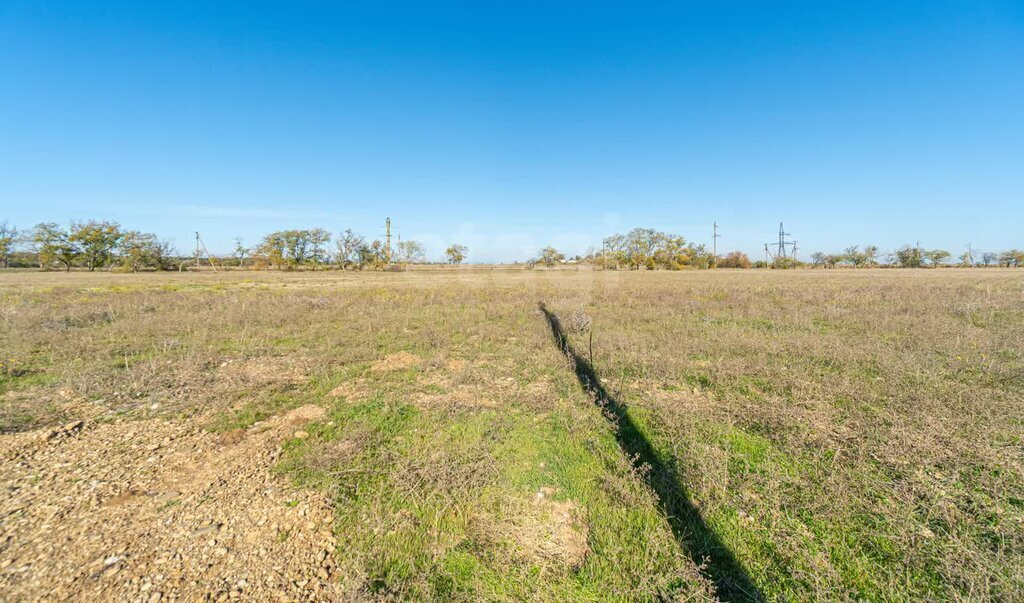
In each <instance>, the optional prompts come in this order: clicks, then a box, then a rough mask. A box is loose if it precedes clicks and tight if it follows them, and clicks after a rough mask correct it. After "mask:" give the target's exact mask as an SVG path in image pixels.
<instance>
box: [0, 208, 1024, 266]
mask: <svg viewBox="0 0 1024 603" xmlns="http://www.w3.org/2000/svg"><path fill="white" fill-rule="evenodd" d="M468 256H469V250H468V248H467V247H466V246H465V245H461V244H458V243H455V244H452V245H451V246H449V247H448V248H447V249H446V250H445V253H444V261H445V262H447V263H449V264H455V265H457V264H461V263H463V262H465V261H466V259H467V258H468ZM951 257H952V254H951V253H950V252H949V251H946V250H944V249H922V248H921V247H920V246H911V245H904V246H903V247H901V248H899V249H897V250H895V251H892V252H889V253H886V254H884V255H882V254H881V253H880V251H879V248H878V247H877V246H875V245H865V246H864V247H860V246H857V245H854V246H851V247H847V248H846V249H845V250H844V251H843V252H842V253H836V254H826V253H822V252H816V253H813V254H811V256H810V262H800V261H798V260H796V259H795V258H793V257H777V258H768V259H766V260H758V261H754V262H752V261H751V260H750V258H749V257H748V256H747V255H746V254H744V253H743V252H740V251H731V252H728V253H726V254H724V255H719V256H716V255H715V254H713V253H712V252H710V251H708V249H707V248H706V247H705V246H704V245H701V244H694V243H692V242H689V241H687V240H686V238H684V237H683V236H681V235H677V234H672V233H667V232H661V231H658V230H655V229H653V228H634V229H633V230H630V231H629V232H627V233H624V234H614V235H612V236H609V237H606V238H605V239H604V240H603V241H602V244H601V248H600V249H596V248H591V249H590V250H589V251H588V252H587V254H586V255H582V256H580V255H577V256H575V257H572V258H569V257H567V256H566V255H565V254H564V253H562V252H561V251H559V250H558V249H556V248H555V247H551V246H548V247H545V248H543V249H541V250H540V251H539V252H538V254H537V255H536V257H534V258H532V259H530V260H529V261H528V262H527V264H528V265H529V266H531V267H532V266H546V267H554V266H557V265H560V264H589V265H591V266H593V267H595V268H598V269H606V270H683V269H706V268H765V267H771V268H797V267H811V268H836V267H840V266H845V267H853V268H867V267H877V266H888V267H902V268H925V267H938V266H942V265H948V264H949V259H950V258H951ZM195 259H196V258H195V256H190V255H182V254H180V253H179V252H178V251H177V250H176V249H175V248H174V246H173V245H172V244H171V243H170V242H169V241H167V240H164V239H161V238H159V237H158V236H157V235H155V234H153V233H147V232H140V231H137V230H130V229H126V228H124V227H122V226H121V225H120V224H118V223H117V222H114V221H110V220H86V221H77V222H71V223H70V224H69V225H67V226H61V225H59V224H57V223H55V222H43V223H40V224H37V225H36V226H35V227H34V228H32V229H30V230H26V231H19V230H18V229H17V228H15V227H13V226H10V225H8V224H7V223H6V222H3V223H0V265H3V267H5V268H9V267H30V266H35V267H38V268H39V269H41V270H50V269H62V270H66V271H70V270H71V269H72V268H84V269H86V270H90V271H93V270H96V269H111V268H117V269H120V270H124V271H130V272H138V271H141V270H170V269H176V268H177V269H181V268H183V267H184V266H186V265H188V264H189V263H194V262H195ZM202 259H203V260H204V261H206V262H210V263H214V264H215V265H221V266H226V265H232V266H237V267H244V268H251V269H277V270H295V269H312V270H317V269H323V268H335V269H343V270H385V269H394V268H396V267H398V268H400V267H402V266H405V265H408V264H419V263H425V262H426V261H427V259H426V249H425V247H424V245H423V244H422V243H420V242H418V241H413V240H405V241H398V242H397V243H396V244H395V245H394V248H393V249H392V248H391V247H390V246H389V245H388V244H387V242H386V241H381V240H368V239H366V238H364V237H363V236H361V235H359V234H356V233H355V232H353V231H352V230H351V229H349V230H345V231H343V232H340V233H338V234H337V235H333V234H332V233H330V232H329V231H327V230H326V229H323V228H312V229H294V230H278V231H275V232H271V233H269V234H267V235H265V236H263V237H262V238H261V239H260V241H259V242H258V243H257V244H256V245H255V246H252V247H247V246H246V245H244V244H243V241H242V240H241V239H235V247H234V250H233V251H232V253H231V254H230V255H229V256H224V257H205V258H202ZM958 265H960V266H965V267H967V266H1004V267H1022V266H1024V251H1020V250H1017V249H1010V250H1008V251H1003V252H975V253H972V252H964V253H963V254H961V255H960V257H959V263H958Z"/></svg>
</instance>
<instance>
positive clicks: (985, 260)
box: [981, 251, 999, 266]
mask: <svg viewBox="0 0 1024 603" xmlns="http://www.w3.org/2000/svg"><path fill="white" fill-rule="evenodd" d="M998 261H999V254H998V253H994V252H992V251H986V252H985V253H983V254H981V263H982V264H984V265H986V266H991V265H992V264H995V263H997V262H998Z"/></svg>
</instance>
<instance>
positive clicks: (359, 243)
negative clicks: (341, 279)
mask: <svg viewBox="0 0 1024 603" xmlns="http://www.w3.org/2000/svg"><path fill="white" fill-rule="evenodd" d="M334 244H335V247H336V248H337V250H338V252H337V253H336V254H335V256H334V257H335V258H336V259H337V260H338V265H339V266H341V268H342V270H344V269H345V268H348V267H349V266H351V265H355V264H358V263H359V249H360V248H361V247H363V246H364V245H365V244H366V242H365V241H364V240H363V237H361V236H359V235H357V234H356V233H354V232H352V229H348V230H346V231H345V232H343V233H341V234H339V235H338V238H337V239H336V240H335V242H334Z"/></svg>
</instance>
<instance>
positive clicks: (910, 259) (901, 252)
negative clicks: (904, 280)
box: [893, 245, 924, 268]
mask: <svg viewBox="0 0 1024 603" xmlns="http://www.w3.org/2000/svg"><path fill="white" fill-rule="evenodd" d="M893 255H894V258H895V260H896V263H898V264H899V265H900V266H902V267H904V268H920V267H921V266H922V265H924V260H923V258H922V253H921V249H920V248H919V247H911V246H910V245H904V246H903V247H901V248H900V249H897V250H896V251H895V252H894V254H893Z"/></svg>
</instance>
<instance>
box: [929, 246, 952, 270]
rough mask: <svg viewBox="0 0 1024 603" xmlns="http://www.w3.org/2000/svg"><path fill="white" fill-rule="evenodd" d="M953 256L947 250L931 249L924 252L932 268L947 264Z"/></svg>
mask: <svg viewBox="0 0 1024 603" xmlns="http://www.w3.org/2000/svg"><path fill="white" fill-rule="evenodd" d="M950 255H951V254H950V253H949V252H948V251H946V250H945V249H929V250H928V251H925V252H924V256H925V257H926V258H928V261H929V262H931V265H932V268H937V267H938V266H939V264H941V263H942V262H945V261H946V259H947V258H948V257H949V256H950Z"/></svg>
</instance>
